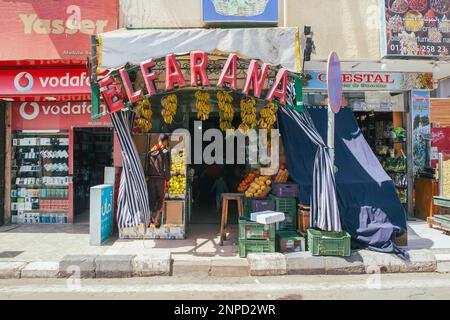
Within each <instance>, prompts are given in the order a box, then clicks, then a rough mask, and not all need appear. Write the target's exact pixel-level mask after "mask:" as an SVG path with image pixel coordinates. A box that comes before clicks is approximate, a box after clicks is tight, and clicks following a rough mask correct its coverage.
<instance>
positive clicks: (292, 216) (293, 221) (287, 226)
mask: <svg viewBox="0 0 450 320" xmlns="http://www.w3.org/2000/svg"><path fill="white" fill-rule="evenodd" d="M284 216H285V220H284V221H282V222H277V223H276V230H277V231H295V230H296V229H297V214H296V213H289V212H285V213H284Z"/></svg>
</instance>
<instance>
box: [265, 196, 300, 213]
mask: <svg viewBox="0 0 450 320" xmlns="http://www.w3.org/2000/svg"><path fill="white" fill-rule="evenodd" d="M270 198H271V199H272V200H273V201H274V202H275V211H279V212H284V213H291V214H294V213H297V199H296V198H281V197H277V196H274V195H273V194H272V195H270Z"/></svg>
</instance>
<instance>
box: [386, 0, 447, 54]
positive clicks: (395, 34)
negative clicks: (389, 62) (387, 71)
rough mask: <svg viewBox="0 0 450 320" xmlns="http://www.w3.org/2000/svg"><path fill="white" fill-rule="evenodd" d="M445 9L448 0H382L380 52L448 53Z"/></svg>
mask: <svg viewBox="0 0 450 320" xmlns="http://www.w3.org/2000/svg"><path fill="white" fill-rule="evenodd" d="M449 9H450V0H385V1H384V8H383V15H382V25H383V26H384V28H382V34H381V39H382V41H381V45H382V52H383V54H384V55H387V56H428V57H439V56H441V57H445V56H448V55H449V49H450V21H449ZM383 40H384V41H383Z"/></svg>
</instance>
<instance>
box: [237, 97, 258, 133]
mask: <svg viewBox="0 0 450 320" xmlns="http://www.w3.org/2000/svg"><path fill="white" fill-rule="evenodd" d="M240 105H241V119H242V123H241V124H240V126H239V129H241V130H242V131H243V132H247V131H248V130H249V129H253V128H254V127H256V124H257V123H256V101H255V99H253V98H251V97H245V98H242V100H241V104H240Z"/></svg>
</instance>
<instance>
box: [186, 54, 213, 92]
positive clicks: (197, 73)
mask: <svg viewBox="0 0 450 320" xmlns="http://www.w3.org/2000/svg"><path fill="white" fill-rule="evenodd" d="M190 58H191V86H197V85H198V79H199V78H200V81H201V82H202V84H203V85H204V86H207V85H209V80H208V75H207V74H206V66H207V65H208V56H207V55H206V53H204V52H203V51H192V52H191V55H190Z"/></svg>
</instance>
